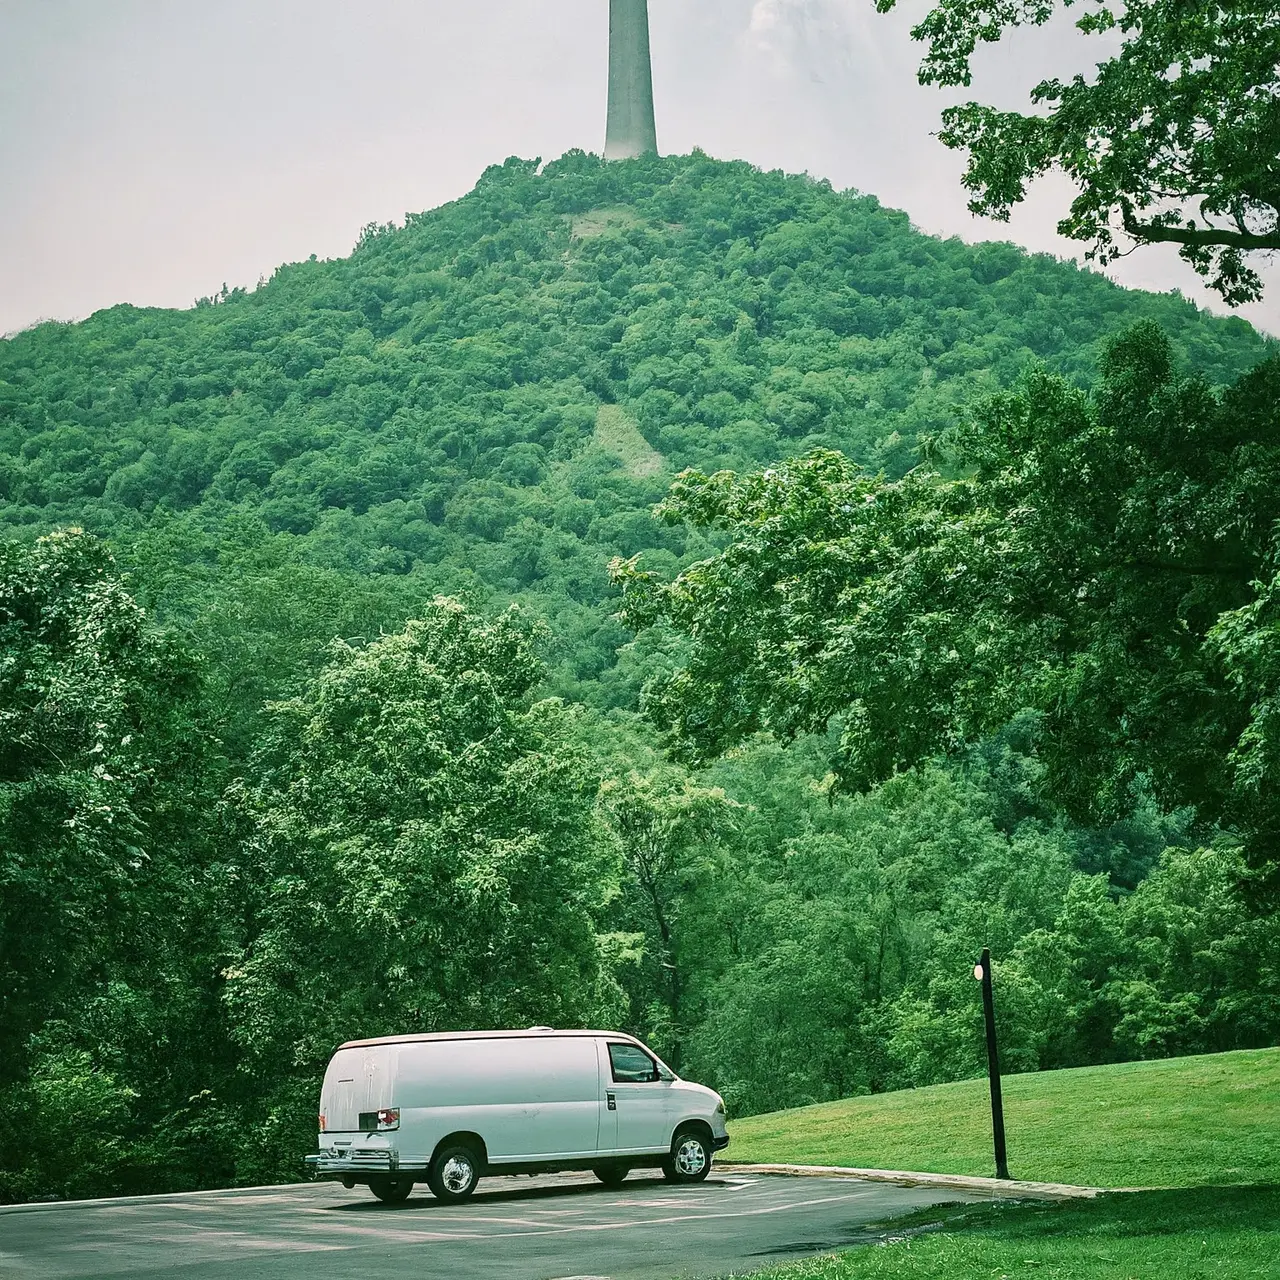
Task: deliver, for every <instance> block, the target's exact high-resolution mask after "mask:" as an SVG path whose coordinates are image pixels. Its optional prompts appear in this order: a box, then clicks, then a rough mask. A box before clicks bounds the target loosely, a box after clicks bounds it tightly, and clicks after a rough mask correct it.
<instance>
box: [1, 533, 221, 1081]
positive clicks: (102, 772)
mask: <svg viewBox="0 0 1280 1280" xmlns="http://www.w3.org/2000/svg"><path fill="white" fill-rule="evenodd" d="M197 691H198V673H197V669H196V667H195V664H194V663H193V661H192V660H191V658H190V657H189V656H188V655H187V654H186V653H185V652H184V651H183V650H182V649H181V648H180V647H179V646H177V645H176V644H175V643H174V642H173V641H172V640H170V639H168V638H166V637H165V636H164V635H162V634H160V633H157V632H155V631H153V630H152V629H151V628H150V627H149V626H148V625H147V623H146V618H145V615H144V613H143V611H142V610H141V609H140V608H139V607H138V606H137V605H136V604H135V603H134V601H133V600H132V599H131V598H130V597H129V595H128V593H127V592H126V591H125V589H124V587H123V585H122V584H121V582H120V579H119V576H118V574H117V573H116V570H115V565H114V562H113V561H112V558H111V555H110V553H109V552H108V551H107V549H106V547H105V545H104V544H103V543H102V542H100V541H99V540H98V539H96V538H94V537H92V536H91V535H89V534H86V533H83V532H82V531H80V530H78V529H71V530H67V531H64V532H61V533H55V534H51V535H50V536H48V537H46V538H41V539H39V540H38V541H37V542H36V543H35V545H34V546H31V547H25V546H20V545H16V544H13V543H0V1062H3V1063H4V1064H5V1066H4V1074H5V1075H8V1074H9V1073H11V1072H12V1073H17V1072H19V1071H20V1068H21V1064H22V1061H23V1055H22V1054H21V1053H19V1052H18V1046H19V1045H20V1044H22V1042H23V1041H24V1040H25V1038H26V1037H27V1036H28V1035H29V1034H30V1033H31V1032H32V1031H33V1030H34V1029H35V1028H36V1027H38V1026H39V1025H40V1023H41V1022H43V1021H44V1020H45V1019H46V1018H48V1017H50V1016H56V1015H59V1014H64V1013H65V1012H66V1002H67V1001H68V999H69V997H70V995H71V993H72V992H79V993H80V994H81V995H82V996H83V994H84V993H85V991H86V988H87V987H89V986H91V985H92V984H93V983H94V982H96V981H99V980H101V979H102V978H103V977H104V976H106V975H107V973H108V972H109V962H110V961H111V960H112V959H115V958H119V957H120V956H121V955H125V954H128V953H129V952H130V950H131V945H132V943H135V942H137V941H139V939H138V938H137V937H136V936H135V933H134V931H135V930H136V929H137V928H138V927H139V926H140V924H141V922H142V920H143V919H145V918H146V917H147V916H148V915H149V913H150V908H154V907H155V906H156V898H157V897H160V896H162V895H163V885H164V881H165V872H164V868H165V867H166V865H167V864H168V862H169V859H168V858H167V856H166V851H165V847H164V845H165V838H166V836H169V835H171V834H173V832H174V831H175V830H177V829H180V828H181V827H182V826H183V825H184V823H183V819H182V817H181V816H180V814H181V811H182V804H181V801H180V798H179V795H180V793H181V791H182V790H183V783H184V781H186V780H187V779H188V778H189V777H190V775H191V772H192V770H193V766H194V763H195V762H197V761H198V760H199V759H200V757H201V755H202V735H201V733H200V732H199V730H198V728H196V727H194V726H193V724H192V723H191V716H192V708H193V706H194V702H195V696H196V693H197ZM176 793H178V794H176Z"/></svg>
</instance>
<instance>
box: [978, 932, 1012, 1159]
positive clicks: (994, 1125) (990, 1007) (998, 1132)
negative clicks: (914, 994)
mask: <svg viewBox="0 0 1280 1280" xmlns="http://www.w3.org/2000/svg"><path fill="white" fill-rule="evenodd" d="M973 976H974V977H975V978H977V980H978V981H979V982H980V983H982V1012H983V1014H984V1015H985V1017H986V1020H987V1078H988V1080H990V1082H991V1134H992V1137H993V1138H994V1139H995V1145H996V1177H997V1178H1007V1177H1008V1176H1009V1157H1008V1155H1007V1154H1006V1153H1005V1149H1004V1099H1003V1098H1002V1097H1001V1096H1000V1055H999V1052H998V1051H997V1049H996V1006H995V1000H994V999H993V998H992V995H991V950H990V948H988V947H983V948H982V959H981V960H979V961H978V963H977V964H975V965H974V966H973Z"/></svg>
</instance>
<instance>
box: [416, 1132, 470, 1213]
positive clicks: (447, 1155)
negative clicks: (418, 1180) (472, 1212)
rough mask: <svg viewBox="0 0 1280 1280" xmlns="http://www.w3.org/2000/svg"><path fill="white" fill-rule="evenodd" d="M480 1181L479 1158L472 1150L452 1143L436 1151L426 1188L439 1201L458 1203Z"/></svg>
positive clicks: (466, 1196) (467, 1195)
mask: <svg viewBox="0 0 1280 1280" xmlns="http://www.w3.org/2000/svg"><path fill="white" fill-rule="evenodd" d="M479 1181H480V1157H479V1155H477V1154H476V1151H475V1150H474V1148H472V1147H468V1146H464V1145H462V1144H461V1143H453V1144H450V1145H449V1146H447V1147H442V1148H441V1149H440V1150H439V1151H437V1152H436V1154H435V1158H434V1159H433V1160H432V1161H431V1167H430V1168H429V1169H428V1170H427V1186H429V1187H430V1188H431V1194H432V1195H433V1196H435V1198H436V1199H437V1200H443V1201H445V1202H446V1203H448V1204H458V1203H460V1202H461V1201H463V1200H466V1199H467V1198H468V1197H469V1196H470V1195H471V1193H472V1192H473V1191H474V1190H475V1189H476V1183H477V1182H479Z"/></svg>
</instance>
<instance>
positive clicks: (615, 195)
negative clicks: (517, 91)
mask: <svg viewBox="0 0 1280 1280" xmlns="http://www.w3.org/2000/svg"><path fill="white" fill-rule="evenodd" d="M1143 318H1149V319H1155V320H1157V321H1158V322H1159V323H1160V324H1161V325H1163V326H1164V327H1165V329H1166V330H1167V331H1168V332H1169V333H1170V334H1171V335H1172V336H1173V339H1174V341H1175V344H1176V347H1177V349H1178V351H1179V353H1180V355H1181V357H1182V359H1183V360H1184V362H1185V364H1186V365H1187V366H1188V367H1189V368H1190V369H1192V370H1195V371H1198V372H1200V373H1201V374H1203V375H1204V377H1205V378H1207V379H1208V380H1209V381H1210V382H1213V383H1226V382H1230V381H1232V380H1233V379H1234V378H1236V377H1237V376H1238V375H1239V374H1240V373H1241V372H1243V371H1244V370H1245V369H1247V368H1248V367H1250V366H1251V365H1253V364H1254V363H1256V362H1257V360H1258V359H1259V358H1260V357H1261V355H1262V354H1263V352H1264V349H1265V345H1266V344H1265V343H1264V340H1263V339H1262V338H1261V337H1260V336H1259V335H1258V334H1257V333H1256V332H1255V331H1254V330H1253V329H1251V328H1250V326H1248V325H1247V324H1245V323H1244V322H1243V321H1241V320H1237V319H1221V318H1217V317H1214V316H1211V315H1209V314H1207V313H1204V312H1201V311H1199V310H1197V309H1196V308H1195V307H1194V306H1193V305H1192V304H1190V303H1189V302H1186V301H1185V300H1183V299H1181V298H1178V297H1176V296H1171V295H1151V294H1144V293H1139V292H1133V291H1127V290H1123V289H1120V288H1118V287H1116V286H1115V285H1113V284H1111V283H1110V282H1108V281H1107V280H1106V279H1104V278H1103V277H1101V276H1099V275H1097V274H1095V273H1091V272H1088V271H1085V270H1081V269H1079V268H1078V267H1076V266H1074V265H1072V264H1069V263H1063V262H1059V261H1056V260H1054V259H1052V258H1050V257H1047V256H1044V255H1028V254H1026V253H1024V252H1023V251H1022V250H1020V249H1018V248H1016V247H1014V246H1012V245H1009V244H977V245H969V244H964V243H962V242H961V241H959V240H955V239H952V240H945V241H944V240H940V239H937V238H934V237H930V236H926V235H923V234H921V233H920V232H918V231H917V230H915V229H914V228H913V227H912V226H911V224H910V222H909V220H908V218H907V216H906V215H905V214H903V213H900V212H896V211H893V210H890V209H886V208H884V207H882V206H881V205H880V204H879V202H878V201H877V200H876V199H875V198H874V197H872V196H867V195H859V194H856V193H846V192H839V191H836V190H833V189H832V188H831V186H830V185H829V184H826V183H823V182H818V181H814V180H813V179H811V178H808V177H797V176H785V175H783V174H782V173H764V172H760V171H759V170H757V169H754V168H752V167H750V166H749V165H747V164H744V163H737V162H735V163H724V162H719V161H715V160H711V159H709V158H707V157H706V156H704V155H700V154H695V155H693V156H686V157H673V158H665V159H658V158H656V157H650V158H646V159H643V160H638V161H632V162H627V163H622V164H611V165H607V166H606V165H604V164H603V163H602V162H601V161H599V160H598V159H597V158H595V157H592V156H588V155H584V154H581V153H570V154H569V155H566V156H564V157H563V158H561V159H560V160H558V161H555V162H554V163H552V164H549V165H547V166H546V167H545V168H540V167H539V165H538V164H537V163H535V162H527V161H522V160H515V159H512V160H509V161H507V163H506V164H505V165H502V166H497V167H494V168H491V169H489V170H488V171H486V173H485V174H484V176H483V177H482V178H481V180H480V181H479V183H478V185H477V186H476V188H475V190H474V191H472V192H471V193H470V194H469V195H467V196H466V197H465V198H463V199H461V200H459V201H457V202H455V203H453V204H450V205H447V206H445V207H443V208H440V209H437V210H434V211H431V212H429V213H423V214H416V215H411V216H409V217H408V218H407V220H406V223H405V225H404V226H402V227H394V226H387V227H370V228H368V229H367V230H366V231H365V233H364V234H363V236H362V237H361V240H360V243H359V244H358V246H357V247H356V249H355V251H354V252H353V253H352V255H351V256H350V257H349V258H346V259H343V260H340V261H327V262H321V261H316V260H314V259H313V260H311V261H307V262H302V263H296V264H293V265H290V266H286V267H282V268H281V269H280V270H278V271H277V272H276V273H275V275H274V276H273V277H272V279H271V280H270V281H269V282H267V283H265V284H264V285H262V286H261V287H259V288H258V289H256V290H255V291H253V292H245V291H244V290H239V289H237V290H232V291H226V290H224V291H223V293H222V294H220V295H219V296H218V297H217V298H213V299H205V300H203V301H202V302H201V303H199V304H197V305H196V306H195V307H194V308H193V309H191V310H187V311H166V310H156V309H139V308H135V307H130V306H120V307H116V308H113V309H111V310H108V311H104V312H100V313H98V314H97V315H95V316H93V317H91V318H90V319H89V320H87V321H85V322H83V323H79V324H45V325H41V326H39V327H37V328H35V329H33V330H30V331H28V332H25V333H22V334H20V335H18V336H16V337H14V338H12V339H11V340H8V341H6V342H3V343H0V520H3V525H4V527H5V528H6V529H7V530H8V531H9V532H10V533H16V534H18V535H19V536H21V537H23V538H27V537H31V536H34V535H36V534H37V533H42V532H45V531H47V530H48V529H50V528H53V527H57V526H59V525H66V524H79V525H83V526H85V527H87V528H88V529H90V530H92V531H94V532H97V533H100V534H103V535H106V536H108V537H110V538H111V539H112V540H113V542H114V543H115V545H116V547H117V549H118V550H120V551H121V553H122V556H123V559H124V561H125V563H126V564H128V565H129V566H130V567H131V568H132V570H133V572H134V575H135V582H136V585H137V589H138V591H139V593H140V594H141V595H142V597H143V599H144V600H145V601H146V602H147V603H148V604H150V605H151V606H152V607H153V609H154V610H156V611H157V612H158V613H159V614H160V615H161V616H163V617H167V618H168V619H170V620H171V621H176V622H179V623H183V624H185V625H188V626H192V627H198V628H199V629H200V630H201V632H202V634H205V635H213V636H215V637H216V636H217V635H218V634H219V628H220V626H221V625H222V624H221V622H220V621H219V619H218V618H217V617H211V616H210V612H209V611H210V605H209V599H210V597H211V595H219V594H220V595H222V596H224V597H225V594H226V592H228V591H229V592H233V593H234V592H237V591H238V592H241V593H242V596H243V593H244V592H245V591H247V590H248V588H247V587H246V583H248V582H250V581H251V580H252V581H258V582H259V583H260V584H261V583H266V586H265V587H264V588H263V590H264V591H265V592H266V595H267V596H269V597H271V607H270V609H267V608H266V606H265V605H263V604H262V602H261V599H260V597H259V598H256V599H257V603H255V600H254V599H247V598H241V599H239V601H238V603H237V604H236V605H235V607H234V609H233V610H232V612H234V613H235V614H236V618H237V622H236V627H237V629H238V632H237V633H239V631H243V630H245V629H247V630H248V631H249V632H255V631H263V632H264V633H266V634H268V637H269V638H268V639H266V640H264V641H263V644H264V645H266V646H267V648H270V647H271V646H272V645H276V646H279V645H281V644H284V645H285V646H286V647H288V646H289V645H293V644H295V641H296V643H297V644H302V643H303V641H302V640H301V639H299V638H298V637H301V636H303V635H304V634H306V633H310V632H312V631H323V630H325V629H326V628H327V629H328V630H329V633H330V634H333V633H334V632H336V631H340V632H342V633H344V634H351V633H353V632H354V633H361V634H365V633H368V632H369V631H370V630H371V629H372V630H376V629H377V627H379V626H381V625H384V624H390V623H395V622H397V621H398V620H400V619H402V618H403V617H404V616H407V614H408V613H409V612H411V611H412V609H413V608H414V606H415V605H416V604H418V603H420V601H421V600H422V599H424V598H426V597H428V596H429V595H430V594H431V593H433V592H434V591H437V590H444V591H449V592H454V593H457V592H462V593H464V594H469V595H471V596H473V597H477V598H479V599H481V600H483V601H485V602H486V603H489V604H493V603H498V602H501V601H503V600H506V599H510V598H516V599H523V600H527V601H529V602H531V603H532V604H533V606H534V609H535V611H536V612H537V613H539V614H542V615H543V616H546V617H548V618H549V619H550V620H551V622H552V630H553V632H554V634H555V636H556V650H555V653H554V655H553V668H554V672H555V676H554V682H555V683H556V685H557V687H558V688H560V689H561V690H562V691H565V692H568V693H570V694H571V695H572V696H575V697H579V698H582V699H584V700H586V701H589V702H593V703H595V704H596V705H599V706H609V705H619V704H627V703H629V702H631V701H632V700H633V698H634V695H635V692H636V689H637V688H638V684H639V682H640V680H641V678H642V677H643V671H644V668H645V665H646V663H647V662H648V661H649V659H648V658H646V657H645V656H644V655H636V654H634V653H630V652H629V651H628V652H624V656H623V659H622V665H621V666H619V665H618V661H619V660H618V657H617V652H616V651H617V649H618V647H619V645H621V644H623V643H624V642H625V641H626V640H627V638H628V637H627V634H626V633H625V632H624V631H622V629H621V628H620V627H619V626H618V624H617V623H616V622H614V621H613V620H612V619H611V616H610V614H611V607H610V606H609V605H607V604H606V603H605V600H606V596H607V593H608V585H607V580H606V574H605V565H606V564H607V562H608V561H609V559H610V558H611V557H613V556H615V555H623V556H630V555H634V554H635V553H636V552H638V551H645V552H646V553H647V557H646V558H647V562H648V563H650V564H651V565H652V566H654V567H656V568H659V569H664V568H666V569H670V568H674V567H676V566H677V565H679V564H681V563H685V562H687V561H688V560H689V559H690V558H695V557H698V556H700V555H704V554H706V552H707V549H708V548H707V546H706V544H705V543H704V542H701V541H700V540H699V539H698V538H696V537H695V536H693V535H690V534H688V533H686V532H684V531H681V530H677V529H671V528H664V527H660V526H659V525H658V524H656V523H655V521H654V520H653V519H652V518H651V516H650V514H649V508H650V506H651V505H652V504H653V503H654V502H655V501H656V500H657V499H658V498H659V497H661V496H662V494H663V493H664V492H665V490H666V487H667V485H668V483H669V481H670V479H671V477H672V476H673V475H674V474H675V473H676V472H678V471H679V470H680V469H682V468H684V467H688V466H698V467H703V468H720V467H731V468H744V467H751V466H755V465H760V464H764V463H768V462H770V461H773V460H776V459H778V458H780V457H784V456H788V455H792V454H795V453H798V452H801V451H804V450H807V449H810V448H812V447H815V446H819V445H823V446H830V447H834V448H838V449H841V450H843V451H844V452H846V453H848V454H849V455H851V456H852V457H854V458H855V459H857V460H858V461H860V462H862V463H864V464H865V465H867V466H869V467H872V468H877V469H879V468H883V469H886V470H887V471H889V472H891V473H897V472H901V471H902V470H904V469H906V468H907V467H909V466H910V465H912V462H913V460H914V459H913V454H912V448H913V446H914V445H915V443H916V441H917V440H918V438H919V437H920V436H921V435H922V434H928V433H931V432H934V431H937V430H938V429H939V428H941V427H943V426H945V425H946V424H947V423H948V422H950V421H951V420H952V419H953V417H954V415H955V414H956V412H957V408H958V407H959V406H962V405H964V404H965V403H967V402H969V401H972V400H973V399H974V398H975V397H978V396H981V395H984V394H986V393H988V392H990V391H992V390H995V389H997V388H999V387H1002V386H1006V385H1008V384H1009V382H1010V381H1011V380H1012V379H1013V378H1014V377H1016V375H1017V373H1018V371H1019V370H1020V369H1021V368H1023V367H1024V366H1025V365H1026V364H1027V363H1028V362H1031V361H1036V360H1039V361H1043V362H1045V363H1046V364H1048V365H1049V366H1051V367H1053V368H1055V369H1057V370H1060V371H1063V372H1065V373H1067V374H1069V375H1070V376H1071V377H1073V378H1075V379H1076V380H1078V381H1080V382H1088V381H1089V380H1090V379H1091V378H1092V377H1093V368H1094V358H1095V355H1096V353H1097V351H1098V349H1099V345H1100V344H1101V343H1102V342H1104V341H1105V340H1106V339H1107V338H1108V337H1109V336H1110V335H1112V334H1114V333H1115V332H1116V331H1117V330H1118V329H1120V328H1122V327H1124V326H1126V325H1128V324H1130V323H1132V322H1134V321H1136V320H1139V319H1143ZM161 548H162V550H161ZM161 563H163V566H164V568H163V571H161V570H159V569H157V568H156V566H157V565H158V564H161ZM283 565H291V566H293V567H294V569H295V570H297V571H298V572H303V571H305V574H306V575H309V577H307V578H306V581H307V583H308V585H307V587H306V589H305V590H303V591H301V592H298V591H296V590H293V589H292V588H291V589H290V590H289V591H286V590H283V589H282V588H280V585H279V583H275V584H274V586H273V585H272V580H271V575H272V574H273V573H276V572H277V571H278V570H279V568H280V567H281V566H283ZM255 575H256V576H255ZM294 576H295V578H296V576H297V574H296V573H295V575H294ZM291 591H292V594H293V595H294V596H296V597H297V598H296V599H294V600H293V602H292V604H288V603H287V602H286V604H282V603H281V600H282V599H283V598H284V597H286V596H288V595H290V592H291ZM260 594H261V593H260ZM282 609H284V611H285V612H286V613H288V612H289V610H290V609H291V610H292V613H291V614H290V618H292V619H293V620H292V621H281V618H280V616H279V615H280V613H281V610H282ZM317 610H318V611H319V614H318V615H316V611H317ZM215 612H216V611H215ZM264 612H266V613H271V614H272V615H273V617H272V618H270V619H267V618H264V617H260V616H258V615H260V614H263V613H264ZM303 615H305V616H303ZM228 625H229V624H228ZM284 633H289V634H290V635H294V633H296V635H295V636H294V639H286V640H281V639H280V636H281V635H282V634H284ZM290 654H291V655H292V654H293V650H292V649H290ZM292 660H293V658H292V656H291V657H288V658H286V657H278V658H272V657H271V655H270V654H264V656H263V658H262V662H261V663H260V664H259V665H260V666H261V667H262V669H263V671H264V672H265V674H264V675H263V676H262V681H263V683H262V684H261V686H260V687H255V688H254V689H253V690H252V691H251V692H252V694H253V696H254V697H257V696H258V695H260V694H264V693H266V692H270V689H271V687H272V686H271V679H272V677H271V675H270V670H271V669H272V668H273V666H280V667H281V668H282V669H283V668H285V667H288V666H290V665H291V663H292Z"/></svg>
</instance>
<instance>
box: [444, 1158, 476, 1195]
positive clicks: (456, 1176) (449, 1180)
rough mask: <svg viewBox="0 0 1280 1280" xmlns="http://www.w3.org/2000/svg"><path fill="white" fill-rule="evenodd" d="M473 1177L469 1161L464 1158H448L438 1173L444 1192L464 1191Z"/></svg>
mask: <svg viewBox="0 0 1280 1280" xmlns="http://www.w3.org/2000/svg"><path fill="white" fill-rule="evenodd" d="M474 1176H475V1173H474V1170H473V1169H472V1168H471V1161H470V1160H468V1159H467V1158H466V1157H465V1156H450V1157H449V1160H448V1162H447V1163H446V1164H445V1166H444V1168H443V1169H442V1170H441V1171H440V1181H441V1182H443V1183H444V1185H445V1188H446V1190H448V1191H453V1192H458V1191H465V1190H466V1189H467V1188H468V1187H469V1186H470V1185H471V1179H472V1178H473V1177H474Z"/></svg>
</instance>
